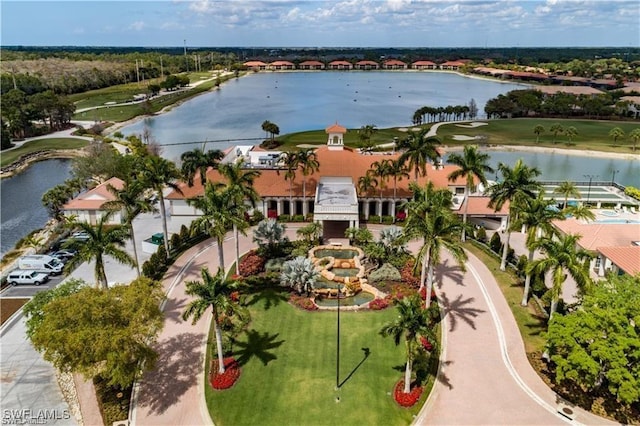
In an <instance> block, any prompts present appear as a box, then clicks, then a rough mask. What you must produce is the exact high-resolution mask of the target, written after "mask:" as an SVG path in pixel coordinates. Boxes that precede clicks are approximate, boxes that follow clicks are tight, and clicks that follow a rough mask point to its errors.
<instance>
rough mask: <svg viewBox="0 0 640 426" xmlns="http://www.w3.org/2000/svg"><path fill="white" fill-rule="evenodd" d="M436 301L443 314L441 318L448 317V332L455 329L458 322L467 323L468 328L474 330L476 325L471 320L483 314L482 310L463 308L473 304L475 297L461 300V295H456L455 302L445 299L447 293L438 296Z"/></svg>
mask: <svg viewBox="0 0 640 426" xmlns="http://www.w3.org/2000/svg"><path fill="white" fill-rule="evenodd" d="M438 299H439V300H440V302H441V305H442V310H443V312H444V315H443V317H444V316H447V315H449V322H450V323H451V326H450V327H449V331H450V332H451V331H454V330H455V329H456V327H457V325H458V320H461V321H463V322H465V323H467V324H468V325H469V327H471V328H472V329H474V330H475V329H476V324H475V322H474V321H473V319H472V318H476V317H477V316H478V315H480V314H481V313H484V312H485V311H484V310H482V309H478V308H474V307H471V306H465V305H468V304H469V303H473V301H474V300H475V297H470V298H468V299H466V300H462V295H458V297H457V298H456V299H455V300H453V301H451V300H449V299H448V298H447V293H445V292H442V293H440V294H439V295H438Z"/></svg>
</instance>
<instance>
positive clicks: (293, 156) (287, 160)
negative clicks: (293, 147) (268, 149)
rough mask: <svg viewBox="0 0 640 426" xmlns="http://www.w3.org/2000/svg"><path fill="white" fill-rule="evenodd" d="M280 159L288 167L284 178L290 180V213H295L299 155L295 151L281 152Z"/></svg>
mask: <svg viewBox="0 0 640 426" xmlns="http://www.w3.org/2000/svg"><path fill="white" fill-rule="evenodd" d="M280 161H282V163H284V166H285V168H286V169H287V172H286V173H285V174H284V180H288V181H289V213H290V214H293V181H294V180H295V178H296V169H297V168H298V155H297V153H295V152H293V151H288V152H283V153H282V154H280Z"/></svg>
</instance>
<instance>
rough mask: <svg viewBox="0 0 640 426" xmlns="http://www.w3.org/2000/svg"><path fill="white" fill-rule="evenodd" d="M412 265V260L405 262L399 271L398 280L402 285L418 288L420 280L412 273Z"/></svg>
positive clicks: (413, 262)
mask: <svg viewBox="0 0 640 426" xmlns="http://www.w3.org/2000/svg"><path fill="white" fill-rule="evenodd" d="M414 264H415V261H414V260H413V259H412V260H410V261H409V262H407V263H406V264H405V265H404V266H403V267H402V269H400V278H401V279H402V282H403V283H405V284H407V285H410V286H411V287H415V288H418V287H419V286H420V278H418V277H416V276H415V275H414V273H413V265H414Z"/></svg>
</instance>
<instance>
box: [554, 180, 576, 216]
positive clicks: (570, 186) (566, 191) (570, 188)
mask: <svg viewBox="0 0 640 426" xmlns="http://www.w3.org/2000/svg"><path fill="white" fill-rule="evenodd" d="M553 193H554V194H560V195H564V203H563V204H562V208H563V209H566V208H567V201H568V200H569V197H573V198H580V197H581V195H580V191H578V187H577V186H576V184H575V183H574V182H570V181H568V180H567V181H564V182H562V183H561V184H560V185H558V186H557V187H556V188H555V189H554V190H553Z"/></svg>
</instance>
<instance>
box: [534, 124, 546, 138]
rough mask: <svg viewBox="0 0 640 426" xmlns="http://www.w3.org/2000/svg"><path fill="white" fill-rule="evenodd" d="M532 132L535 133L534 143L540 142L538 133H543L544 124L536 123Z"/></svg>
mask: <svg viewBox="0 0 640 426" xmlns="http://www.w3.org/2000/svg"><path fill="white" fill-rule="evenodd" d="M533 133H535V134H536V143H538V142H540V133H544V126H543V125H542V124H537V125H536V126H535V127H534V128H533Z"/></svg>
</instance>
